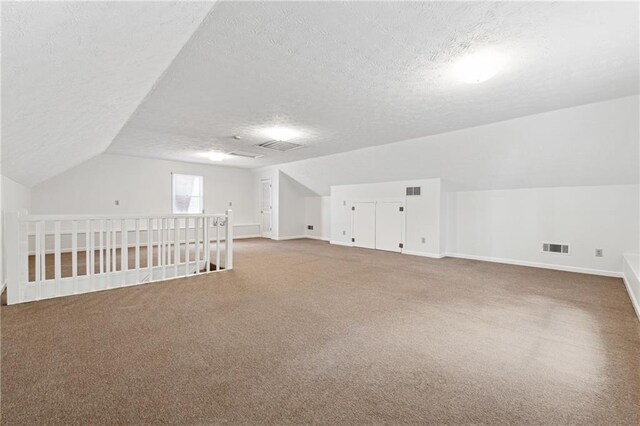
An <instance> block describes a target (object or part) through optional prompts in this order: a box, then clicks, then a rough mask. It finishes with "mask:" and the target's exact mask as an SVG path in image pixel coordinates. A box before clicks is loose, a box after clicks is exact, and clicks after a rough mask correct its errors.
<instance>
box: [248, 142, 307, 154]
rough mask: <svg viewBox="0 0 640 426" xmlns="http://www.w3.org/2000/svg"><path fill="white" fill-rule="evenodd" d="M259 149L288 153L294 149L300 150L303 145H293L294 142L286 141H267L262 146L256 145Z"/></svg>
mask: <svg viewBox="0 0 640 426" xmlns="http://www.w3.org/2000/svg"><path fill="white" fill-rule="evenodd" d="M256 146H257V147H260V148H264V149H271V150H274V151H280V152H286V151H291V150H292V149H296V148H300V147H302V145H300V144H297V143H293V142H285V141H267V142H263V143H261V144H258V145H256Z"/></svg>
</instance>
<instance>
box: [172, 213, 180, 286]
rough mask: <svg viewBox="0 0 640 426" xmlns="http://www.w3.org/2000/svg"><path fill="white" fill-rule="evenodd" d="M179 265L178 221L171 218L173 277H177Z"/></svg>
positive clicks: (175, 218)
mask: <svg viewBox="0 0 640 426" xmlns="http://www.w3.org/2000/svg"><path fill="white" fill-rule="evenodd" d="M179 263H180V220H179V219H178V218H177V217H174V218H173V276H174V277H177V276H178V264H179Z"/></svg>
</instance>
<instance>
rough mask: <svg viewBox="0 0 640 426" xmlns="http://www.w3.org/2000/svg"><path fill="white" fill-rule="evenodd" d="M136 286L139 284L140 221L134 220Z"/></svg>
mask: <svg viewBox="0 0 640 426" xmlns="http://www.w3.org/2000/svg"><path fill="white" fill-rule="evenodd" d="M135 221H136V251H135V256H136V260H135V262H136V284H138V283H139V282H140V219H136V220H135Z"/></svg>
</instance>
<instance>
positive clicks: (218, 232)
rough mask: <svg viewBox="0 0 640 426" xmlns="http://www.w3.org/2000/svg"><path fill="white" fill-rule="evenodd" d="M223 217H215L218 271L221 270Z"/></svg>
mask: <svg viewBox="0 0 640 426" xmlns="http://www.w3.org/2000/svg"><path fill="white" fill-rule="evenodd" d="M221 219H222V218H220V217H217V218H215V223H216V271H219V270H220V220H221Z"/></svg>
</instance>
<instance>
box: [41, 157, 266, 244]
mask: <svg viewBox="0 0 640 426" xmlns="http://www.w3.org/2000/svg"><path fill="white" fill-rule="evenodd" d="M172 172H175V173H186V174H197V175H202V176H204V192H205V200H204V201H205V211H206V212H207V213H220V212H224V211H225V210H226V209H229V208H230V209H232V210H233V211H234V221H235V223H236V224H237V225H243V224H246V225H251V226H243V227H241V228H242V229H238V228H235V229H236V234H238V236H241V235H242V234H243V233H244V234H247V235H251V234H257V233H258V232H259V227H258V226H257V224H258V218H257V217H256V204H257V200H258V198H257V192H256V187H255V185H254V180H253V173H252V172H251V171H249V170H245V169H238V168H231V167H222V166H215V165H205V164H192V163H182V162H175V161H164V160H153V159H146V158H137V157H127V156H121V155H112V154H102V155H99V156H97V157H94V158H92V159H90V160H88V161H86V162H84V163H82V164H80V165H79V166H77V167H74V168H72V169H70V170H68V171H66V172H64V173H62V174H60V175H58V176H56V177H54V178H52V179H49V180H47V181H45V182H43V183H41V184H39V185H37V186H35V187H33V188H32V191H31V213H33V214H171V173H172ZM116 200H118V201H119V205H115V201H116ZM230 204H232V205H230Z"/></svg>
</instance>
